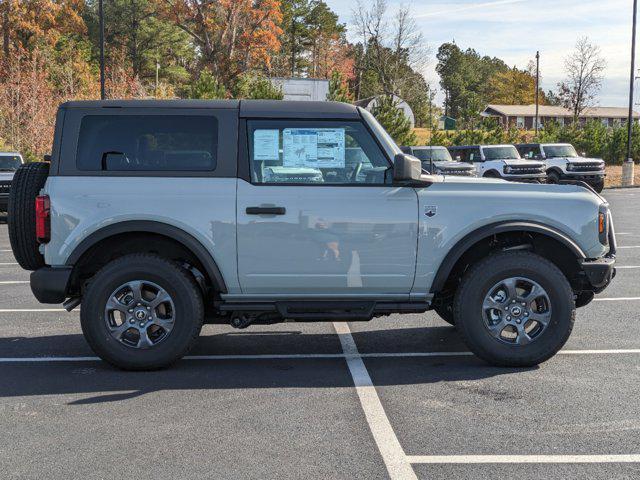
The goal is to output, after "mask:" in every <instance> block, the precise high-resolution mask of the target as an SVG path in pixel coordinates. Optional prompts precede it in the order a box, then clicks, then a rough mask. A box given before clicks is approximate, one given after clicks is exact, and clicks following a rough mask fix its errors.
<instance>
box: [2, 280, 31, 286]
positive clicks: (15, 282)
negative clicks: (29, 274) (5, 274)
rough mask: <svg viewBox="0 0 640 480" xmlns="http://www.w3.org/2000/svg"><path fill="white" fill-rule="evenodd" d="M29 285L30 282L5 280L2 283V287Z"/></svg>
mask: <svg viewBox="0 0 640 480" xmlns="http://www.w3.org/2000/svg"><path fill="white" fill-rule="evenodd" d="M25 283H29V280H5V281H0V285H23V284H25Z"/></svg>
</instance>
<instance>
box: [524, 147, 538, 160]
mask: <svg viewBox="0 0 640 480" xmlns="http://www.w3.org/2000/svg"><path fill="white" fill-rule="evenodd" d="M518 152H519V153H520V156H521V157H522V158H524V159H525V160H533V159H539V158H540V156H541V155H540V147H539V146H538V145H525V146H522V147H518Z"/></svg>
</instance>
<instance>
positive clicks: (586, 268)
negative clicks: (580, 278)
mask: <svg viewBox="0 0 640 480" xmlns="http://www.w3.org/2000/svg"><path fill="white" fill-rule="evenodd" d="M615 264H616V259H615V257H603V258H598V259H596V260H583V261H581V262H580V266H581V267H582V271H583V272H584V273H585V275H586V276H587V281H588V282H589V284H590V285H591V287H593V291H594V292H596V293H598V292H601V291H602V290H604V289H605V288H606V287H607V286H608V285H609V283H611V280H613V278H614V277H615V276H616V268H615Z"/></svg>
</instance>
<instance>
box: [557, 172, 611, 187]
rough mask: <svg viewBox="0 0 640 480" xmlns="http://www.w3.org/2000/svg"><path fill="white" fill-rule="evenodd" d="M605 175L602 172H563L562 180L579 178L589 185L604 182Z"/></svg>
mask: <svg viewBox="0 0 640 480" xmlns="http://www.w3.org/2000/svg"><path fill="white" fill-rule="evenodd" d="M605 177H606V174H604V173H565V174H564V175H562V180H579V181H581V182H585V183H588V184H589V185H598V184H600V183H602V182H604V178H605Z"/></svg>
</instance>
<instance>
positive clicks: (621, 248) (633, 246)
mask: <svg viewBox="0 0 640 480" xmlns="http://www.w3.org/2000/svg"><path fill="white" fill-rule="evenodd" d="M617 248H618V250H623V249H625V248H640V245H627V246H626V247H620V246H618V247H617Z"/></svg>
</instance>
